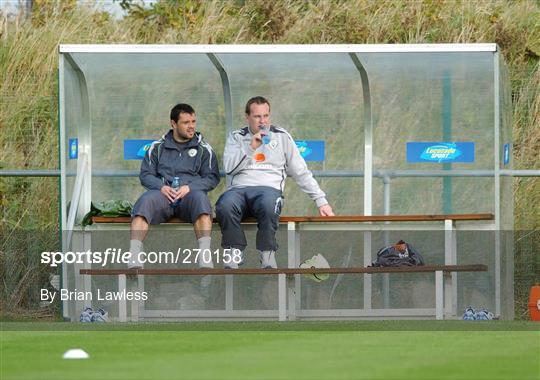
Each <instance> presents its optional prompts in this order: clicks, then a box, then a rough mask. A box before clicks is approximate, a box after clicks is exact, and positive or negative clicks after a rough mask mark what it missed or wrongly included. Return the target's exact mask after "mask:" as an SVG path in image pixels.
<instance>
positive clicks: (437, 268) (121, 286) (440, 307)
mask: <svg viewBox="0 0 540 380" xmlns="http://www.w3.org/2000/svg"><path fill="white" fill-rule="evenodd" d="M483 271H484V272H485V271H487V266H485V265H480V264H477V265H427V266H417V267H384V268H382V267H350V268H325V269H317V268H309V269H308V268H305V269H304V268H278V269H256V268H247V269H81V270H80V272H79V273H80V274H81V275H92V276H118V291H119V292H124V291H126V289H127V287H126V279H127V277H126V276H139V275H145V276H149V275H150V276H206V275H216V276H217V275H219V276H224V275H225V276H231V275H263V276H264V275H266V276H268V275H277V276H278V319H279V321H286V320H287V318H288V315H287V311H288V310H291V309H292V307H293V304H294V300H292V299H291V297H289V300H288V301H289V302H288V303H289V304H287V293H286V289H287V288H289V290H292V287H291V286H290V284H291V282H292V281H289V286H288V284H287V280H292V279H293V275H301V274H351V273H365V274H375V273H418V272H433V273H435V318H436V319H443V318H444V276H443V275H444V274H448V273H455V272H483ZM289 294H291V293H290V292H289ZM139 309H140V305H139V302H138V301H132V305H131V311H132V313H131V314H132V315H131V317H132V318H131V320H132V321H138V312H139ZM289 315H290V313H289ZM119 321H120V322H126V321H127V302H126V300H121V301H119Z"/></svg>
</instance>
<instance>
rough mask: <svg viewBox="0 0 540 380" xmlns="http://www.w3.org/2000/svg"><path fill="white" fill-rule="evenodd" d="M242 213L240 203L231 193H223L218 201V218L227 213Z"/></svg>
mask: <svg viewBox="0 0 540 380" xmlns="http://www.w3.org/2000/svg"><path fill="white" fill-rule="evenodd" d="M241 213H242V210H241V208H240V205H238V203H237V202H235V199H234V197H233V196H231V194H227V193H225V194H223V195H222V196H221V197H220V198H219V199H218V201H217V203H216V215H217V217H218V218H221V217H222V216H227V215H239V214H241Z"/></svg>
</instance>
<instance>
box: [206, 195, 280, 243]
mask: <svg viewBox="0 0 540 380" xmlns="http://www.w3.org/2000/svg"><path fill="white" fill-rule="evenodd" d="M282 206H283V197H282V195H281V191H279V190H277V189H274V188H273V187H268V186H249V187H243V188H234V187H233V188H231V189H229V190H227V191H226V192H225V193H223V194H222V195H221V196H220V197H219V199H218V201H217V203H216V216H217V219H218V221H219V225H220V227H221V236H222V238H221V246H222V247H223V248H238V249H240V250H244V249H245V248H246V246H247V242H246V235H245V234H244V230H243V229H242V226H241V224H240V223H241V222H242V219H243V218H245V217H255V218H256V219H257V227H258V231H257V241H256V248H257V249H258V250H260V251H276V250H277V249H278V245H277V242H276V232H277V229H278V226H279V215H280V214H281V208H282Z"/></svg>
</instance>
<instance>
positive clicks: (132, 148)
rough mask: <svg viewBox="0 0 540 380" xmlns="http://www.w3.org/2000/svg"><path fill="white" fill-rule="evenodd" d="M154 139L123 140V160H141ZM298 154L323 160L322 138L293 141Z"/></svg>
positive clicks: (307, 158)
mask: <svg viewBox="0 0 540 380" xmlns="http://www.w3.org/2000/svg"><path fill="white" fill-rule="evenodd" d="M154 141H155V140H135V139H132V140H124V160H142V159H143V158H144V155H145V154H146V152H147V151H148V149H149V148H150V145H152V143H153V142H154ZM295 143H296V146H297V147H298V150H299V151H300V155H301V156H302V157H303V158H304V160H306V161H324V157H325V144H324V141H323V140H299V141H295Z"/></svg>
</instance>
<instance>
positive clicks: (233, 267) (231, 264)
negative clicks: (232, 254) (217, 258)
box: [223, 261, 238, 269]
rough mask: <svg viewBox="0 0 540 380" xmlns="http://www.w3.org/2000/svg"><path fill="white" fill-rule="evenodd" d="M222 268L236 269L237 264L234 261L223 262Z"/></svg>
mask: <svg viewBox="0 0 540 380" xmlns="http://www.w3.org/2000/svg"><path fill="white" fill-rule="evenodd" d="M223 269H238V264H237V263H235V262H234V261H231V262H230V263H225V262H224V263H223Z"/></svg>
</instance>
